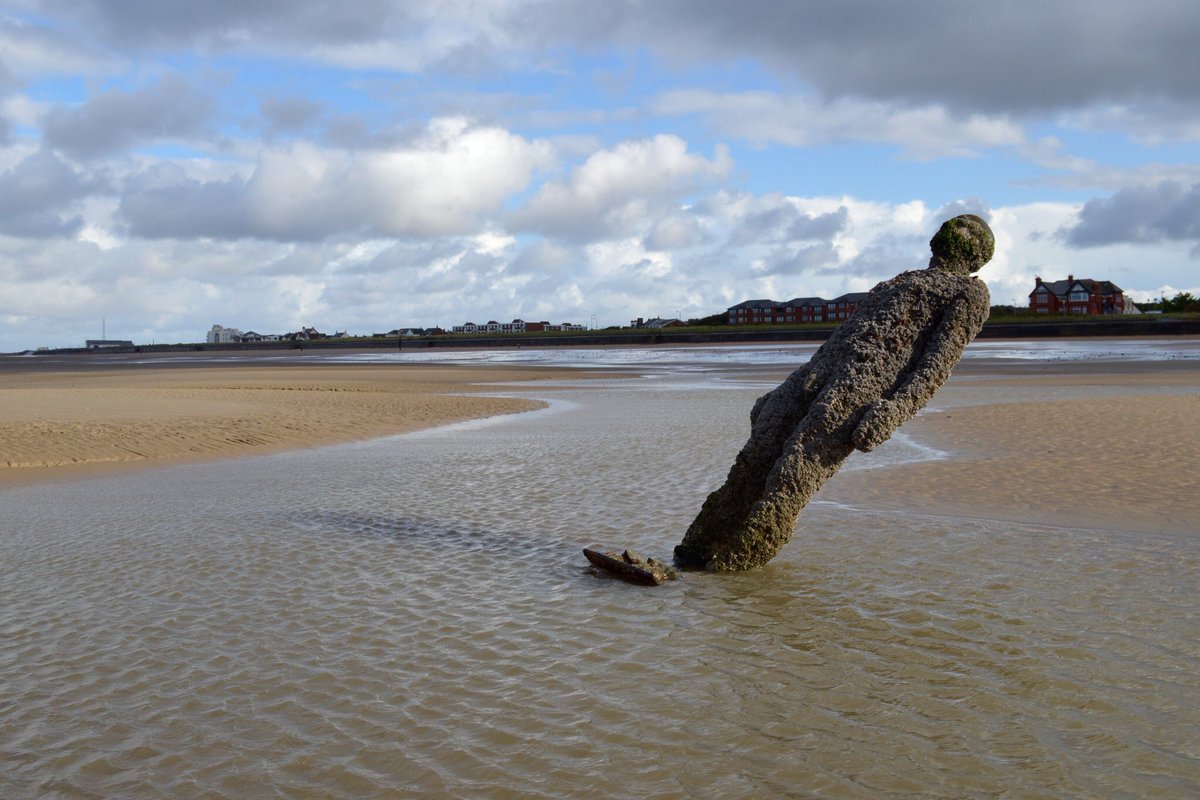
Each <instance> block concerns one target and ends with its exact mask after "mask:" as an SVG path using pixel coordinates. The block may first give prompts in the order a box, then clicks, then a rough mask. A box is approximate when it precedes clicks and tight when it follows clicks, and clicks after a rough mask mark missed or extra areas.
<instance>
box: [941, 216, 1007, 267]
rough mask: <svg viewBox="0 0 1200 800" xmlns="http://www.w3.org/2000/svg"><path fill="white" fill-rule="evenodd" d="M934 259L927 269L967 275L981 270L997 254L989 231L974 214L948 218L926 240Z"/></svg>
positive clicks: (993, 238) (993, 237)
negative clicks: (931, 236) (930, 237)
mask: <svg viewBox="0 0 1200 800" xmlns="http://www.w3.org/2000/svg"><path fill="white" fill-rule="evenodd" d="M929 247H930V249H931V250H933V258H931V259H929V268H930V269H943V270H948V271H950V272H958V273H962V274H965V275H970V274H971V273H973V272H978V271H979V270H981V269H983V265H984V264H986V263H988V262H989V261H991V260H992V255H993V254H994V253H995V252H996V237H995V236H994V235H993V234H992V229H991V228H989V227H988V224H987V223H986V222H984V221H983V220H982V219H981V218H980V217H977V216H975V215H974V214H962V215H961V216H957V217H954V218H953V219H948V220H946V221H945V222H943V223H942V227H941V228H939V229H938V232H937V233H935V234H934V235H933V238H932V239H930V240H929Z"/></svg>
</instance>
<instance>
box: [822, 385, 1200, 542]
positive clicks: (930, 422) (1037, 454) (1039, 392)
mask: <svg viewBox="0 0 1200 800" xmlns="http://www.w3.org/2000/svg"><path fill="white" fill-rule="evenodd" d="M1022 372H1024V374H1020V373H1018V374H1011V372H1010V371H999V372H998V371H995V370H988V369H972V368H971V367H970V366H967V367H966V368H965V369H962V370H960V371H959V373H958V376H959V380H957V381H954V380H952V381H951V383H950V384H949V385H947V386H946V387H945V389H944V390H943V392H941V393H939V394H938V395H937V396H936V397H935V398H934V400H933V401H932V403H931V404H930V408H929V409H927V410H926V411H924V412H922V413H921V414H919V415H918V416H917V417H916V418H914V419H913V420H911V421H910V422H909V423H907V424H906V425H905V426H904V427H903V428H902V430H903V431H904V433H905V435H907V436H911V437H913V438H914V439H916V440H918V441H920V442H922V443H924V444H926V445H929V446H932V447H935V448H938V449H941V450H943V451H945V452H947V453H949V454H951V456H952V457H950V458H946V459H939V460H932V461H923V462H919V463H913V464H906V465H901V466H897V467H895V468H892V469H887V470H872V471H869V472H861V471H860V472H853V473H847V474H843V475H839V476H838V479H837V481H836V482H831V484H830V486H829V491H827V492H826V493H824V494H823V497H824V498H825V499H831V500H847V501H853V502H856V503H864V504H866V505H869V506H873V507H887V508H893V509H908V510H911V511H917V512H921V511H928V512H936V513H940V514H954V515H962V516H966V517H971V516H979V517H984V518H988V519H1001V520H1014V521H1023V522H1044V523H1046V524H1050V525H1067V526H1077V527H1086V528H1095V529H1113V530H1124V531H1139V532H1177V533H1195V532H1196V531H1197V530H1198V526H1200V523H1198V522H1197V520H1200V492H1197V491H1196V488H1195V487H1196V472H1195V471H1196V465H1197V464H1196V459H1197V453H1200V424H1197V421H1198V420H1200V369H1197V366H1196V365H1195V362H1176V363H1173V364H1164V363H1161V362H1159V363H1154V362H1141V363H1133V364H1119V363H1118V364H1112V363H1095V364H1071V365H1069V366H1065V367H1064V366H1062V365H1058V366H1057V367H1043V368H1041V369H1036V370H1029V369H1027V370H1023V371H1022Z"/></svg>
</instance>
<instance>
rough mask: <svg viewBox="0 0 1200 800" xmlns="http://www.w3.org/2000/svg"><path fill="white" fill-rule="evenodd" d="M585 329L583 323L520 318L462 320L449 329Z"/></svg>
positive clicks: (460, 330)
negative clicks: (510, 319)
mask: <svg viewBox="0 0 1200 800" xmlns="http://www.w3.org/2000/svg"><path fill="white" fill-rule="evenodd" d="M584 330H587V328H586V327H584V326H583V325H575V324H572V323H570V322H564V323H562V324H551V323H549V322H546V321H544V320H543V321H542V322H526V321H525V320H522V319H514V320H513V321H512V322H496V320H494V319H493V320H488V321H487V322H486V323H482V324H478V325H477V324H475V323H474V322H464V323H463V324H462V325H455V326H454V327H452V328H451V329H450V332H451V333H465V334H482V333H534V332H540V331H584Z"/></svg>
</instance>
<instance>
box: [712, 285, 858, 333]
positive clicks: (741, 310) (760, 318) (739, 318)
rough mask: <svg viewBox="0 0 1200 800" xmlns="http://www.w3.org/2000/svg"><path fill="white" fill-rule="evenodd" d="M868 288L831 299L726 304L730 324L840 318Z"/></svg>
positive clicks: (795, 321)
mask: <svg viewBox="0 0 1200 800" xmlns="http://www.w3.org/2000/svg"><path fill="white" fill-rule="evenodd" d="M868 294H869V292H848V293H846V294H843V295H841V296H839V297H835V298H834V299H832V300H826V299H824V298H821V297H796V298H793V299H791V300H784V301H778V300H746V301H743V302H741V303H738V304H737V305H736V306H731V307H730V308H729V324H730V325H786V324H789V323H791V324H795V323H805V322H840V321H841V320H844V319H849V318H850V316H851V315H852V314H853V313H854V312H855V311H857V310H858V304H859V303H861V302H862V301H863V300H864V299H865V298H866V297H867V295H868Z"/></svg>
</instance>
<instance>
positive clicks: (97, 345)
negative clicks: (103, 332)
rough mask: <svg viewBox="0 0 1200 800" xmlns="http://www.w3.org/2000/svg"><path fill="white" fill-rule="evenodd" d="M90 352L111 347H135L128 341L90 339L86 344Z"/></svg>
mask: <svg viewBox="0 0 1200 800" xmlns="http://www.w3.org/2000/svg"><path fill="white" fill-rule="evenodd" d="M84 346H85V347H87V349H88V350H104V349H106V348H109V347H133V342H131V341H130V340H128V339H88V340H87V341H86V342H84Z"/></svg>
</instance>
